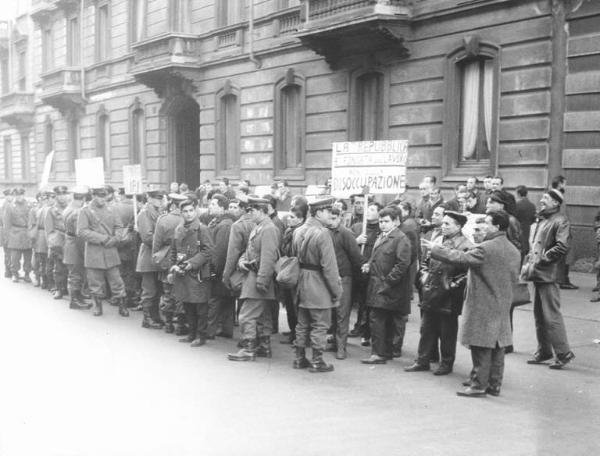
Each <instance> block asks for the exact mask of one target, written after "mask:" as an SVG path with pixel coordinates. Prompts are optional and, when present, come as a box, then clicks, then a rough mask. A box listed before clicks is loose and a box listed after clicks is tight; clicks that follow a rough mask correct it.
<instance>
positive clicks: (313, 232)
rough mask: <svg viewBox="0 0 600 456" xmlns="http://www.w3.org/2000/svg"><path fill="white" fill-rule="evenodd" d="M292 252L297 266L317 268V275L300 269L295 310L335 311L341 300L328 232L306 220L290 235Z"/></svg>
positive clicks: (336, 267) (335, 264)
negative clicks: (298, 264)
mask: <svg viewBox="0 0 600 456" xmlns="http://www.w3.org/2000/svg"><path fill="white" fill-rule="evenodd" d="M305 240H306V244H305V245H304V242H305ZM292 251H293V252H294V254H295V255H297V256H298V260H300V264H301V265H302V264H308V265H313V266H320V267H321V270H320V271H315V270H312V269H303V268H301V269H300V277H299V278H298V286H297V288H296V297H297V299H298V306H299V307H303V308H305V309H329V308H333V307H337V306H338V300H339V299H340V297H341V296H342V284H341V279H340V275H339V270H338V265H337V260H336V256H335V248H334V246H333V240H332V239H331V235H330V234H329V230H328V229H327V228H325V227H324V226H323V225H321V223H320V222H319V221H318V220H315V219H314V218H312V217H311V218H309V219H308V220H306V223H304V225H302V226H300V227H298V228H297V229H296V230H295V231H294V238H293V241H292Z"/></svg>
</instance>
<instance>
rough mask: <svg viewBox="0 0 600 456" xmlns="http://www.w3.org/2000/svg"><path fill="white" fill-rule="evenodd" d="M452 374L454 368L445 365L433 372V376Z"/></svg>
mask: <svg viewBox="0 0 600 456" xmlns="http://www.w3.org/2000/svg"><path fill="white" fill-rule="evenodd" d="M451 373H452V367H451V366H444V365H441V366H440V367H438V368H437V369H436V370H434V371H433V375H448V374H451Z"/></svg>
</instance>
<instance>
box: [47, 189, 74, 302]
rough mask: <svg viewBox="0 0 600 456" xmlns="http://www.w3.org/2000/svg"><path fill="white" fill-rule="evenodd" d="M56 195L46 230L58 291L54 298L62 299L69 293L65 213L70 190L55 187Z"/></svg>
mask: <svg viewBox="0 0 600 456" xmlns="http://www.w3.org/2000/svg"><path fill="white" fill-rule="evenodd" d="M54 193H55V194H56V204H54V206H52V207H51V208H50V209H49V210H48V211H47V213H46V217H45V218H44V230H45V232H46V240H47V242H48V256H49V257H50V258H51V260H52V263H53V265H54V270H53V271H52V274H53V277H54V286H55V287H56V290H55V292H54V296H53V297H54V299H62V297H63V296H66V295H68V293H69V292H68V290H67V276H68V270H67V267H66V266H65V264H64V263H63V255H64V246H65V220H64V217H63V212H64V211H65V209H66V208H67V204H68V202H69V190H68V189H67V187H65V186H64V185H59V186H58V187H54Z"/></svg>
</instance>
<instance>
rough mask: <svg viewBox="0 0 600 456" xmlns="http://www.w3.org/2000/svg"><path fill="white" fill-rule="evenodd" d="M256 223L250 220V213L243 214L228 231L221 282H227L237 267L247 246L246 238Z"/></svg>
mask: <svg viewBox="0 0 600 456" xmlns="http://www.w3.org/2000/svg"><path fill="white" fill-rule="evenodd" d="M255 226H256V224H255V223H254V222H253V221H252V220H250V215H248V214H243V215H242V216H241V217H240V218H239V219H238V220H237V221H236V222H235V223H234V224H233V225H231V230H230V231H229V242H228V244H227V258H226V260H225V267H224V268H223V283H225V284H226V285H228V284H229V278H230V277H231V274H232V273H233V271H235V269H236V268H237V264H238V261H239V259H240V257H241V256H242V254H243V253H244V252H245V251H246V247H247V246H248V238H249V237H250V233H251V232H252V230H253V229H254V227H255Z"/></svg>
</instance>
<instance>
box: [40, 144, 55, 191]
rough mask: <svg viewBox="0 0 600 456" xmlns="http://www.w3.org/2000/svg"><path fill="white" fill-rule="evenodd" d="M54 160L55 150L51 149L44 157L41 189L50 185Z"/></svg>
mask: <svg viewBox="0 0 600 456" xmlns="http://www.w3.org/2000/svg"><path fill="white" fill-rule="evenodd" d="M53 160H54V151H53V150H51V151H50V152H49V153H48V155H46V158H45V159H44V169H43V171H42V180H41V181H40V189H43V188H45V187H47V186H48V181H49V180H50V171H51V170H52V161H53Z"/></svg>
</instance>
